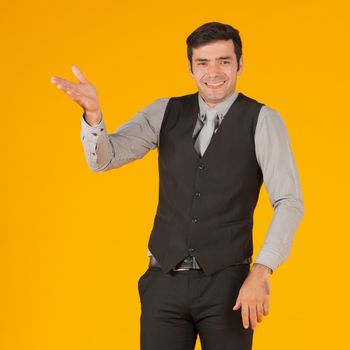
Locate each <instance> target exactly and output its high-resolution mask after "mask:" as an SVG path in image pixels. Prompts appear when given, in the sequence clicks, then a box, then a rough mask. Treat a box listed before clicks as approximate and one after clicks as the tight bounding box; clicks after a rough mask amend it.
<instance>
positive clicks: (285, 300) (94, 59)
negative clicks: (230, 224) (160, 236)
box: [0, 0, 350, 350]
mask: <svg viewBox="0 0 350 350" xmlns="http://www.w3.org/2000/svg"><path fill="white" fill-rule="evenodd" d="M209 21H219V22H223V23H229V24H231V25H233V26H234V27H236V28H238V29H239V30H240V34H241V37H242V40H243V56H244V62H245V66H244V70H243V74H242V76H240V77H239V78H238V85H237V90H238V91H242V92H243V93H245V94H246V95H248V96H250V97H253V98H256V99H258V100H259V101H262V102H264V103H265V104H267V105H269V106H271V107H272V108H275V109H277V110H278V111H279V112H280V113H281V115H282V117H283V119H284V121H285V123H286V126H287V128H288V131H289V135H290V139H291V144H292V148H293V153H294V156H295V159H296V163H297V166H298V171H299V175H300V178H301V184H302V191H303V197H304V201H305V216H304V218H303V220H302V223H301V224H300V226H299V229H298V231H297V233H296V236H295V239H294V245H293V249H292V252H291V255H290V257H289V258H288V260H287V261H286V262H285V263H284V264H283V265H281V266H280V267H279V268H278V269H277V270H276V272H275V273H274V274H273V275H272V276H271V300H270V305H271V306H270V314H269V315H268V316H267V317H264V319H263V322H262V323H259V324H258V328H257V330H256V331H255V333H254V339H253V344H254V346H253V348H254V349H260V350H261V349H269V350H272V349H278V350H280V349H284V350H287V349H346V348H350V341H349V338H348V336H347V331H348V326H349V313H350V309H349V301H348V296H349V295H350V290H349V268H348V266H347V265H348V262H349V258H348V254H349V253H348V250H349V244H350V232H349V228H348V219H349V214H348V208H349V205H348V203H349V195H350V193H349V164H348V163H349V157H348V153H349V142H348V140H349V137H350V134H349V126H350V123H349V107H348V102H349V88H348V86H349V78H350V77H349V70H348V67H349V62H350V60H349V58H350V57H349V34H350V32H349V27H348V22H349V11H348V9H347V8H346V1H345V0H344V1H338V0H335V1H331V2H330V1H316V0H314V1H300V0H298V1H283V2H281V1H264V2H261V1H250V2H248V1H247V2H237V1H232V0H231V1H226V0H224V1H206V0H202V1H188V0H187V1H177V2H176V3H171V2H164V1H148V2H147V3H146V2H143V1H132V2H118V1H105V0H100V1H71V0H70V1H65V0H62V1H60V2H47V1H11V2H7V3H6V4H2V10H1V21H0V26H1V28H0V29H1V37H2V39H1V58H0V60H1V85H0V86H1V100H2V101H1V138H0V140H1V141H0V142H1V144H0V146H1V156H0V157H1V162H0V164H1V217H2V220H1V223H2V225H1V236H0V237H1V244H0V247H1V248H0V249H1V251H0V274H1V275H0V277H1V288H0V348H1V349H3V350H10V349H11V350H14V349H16V350H17V349H25V350H27V349H28V350H29V349H35V350H41V349H45V350H47V349H50V350H51V349H52V350H56V349H57V350H58V349H60V350H61V349H65V350H69V349H84V350H88V349H104V350H108V349H138V348H139V315H140V304H139V296H138V291H137V280H138V278H139V277H140V276H141V274H143V273H144V271H145V270H146V268H147V264H148V258H147V242H148V238H149V233H150V230H151V225H152V222H153V217H154V214H155V210H156V205H157V198H158V197H157V196H158V192H157V191H158V171H157V151H152V152H150V153H149V154H147V156H145V157H144V158H143V159H142V160H140V161H137V162H133V163H130V164H128V165H126V166H124V167H122V168H119V169H115V170H113V171H111V172H106V173H93V172H91V171H90V170H89V169H88V167H87V164H86V162H85V159H84V155H83V148H82V145H81V142H80V139H79V133H80V118H81V112H82V110H81V108H80V107H79V106H78V105H77V104H75V102H73V101H72V100H71V99H69V98H68V97H67V96H66V95H65V94H64V93H63V92H62V91H60V90H58V89H57V88H56V87H55V86H54V85H53V84H51V82H50V77H51V76H52V75H57V76H60V77H63V78H66V79H69V80H74V81H76V80H75V77H74V76H73V73H72V72H71V65H72V64H76V65H77V66H79V67H80V68H81V69H82V71H83V73H84V74H85V75H86V77H87V78H88V79H89V80H90V81H91V82H93V84H94V85H95V86H96V88H97V90H98V92H99V98H100V103H101V106H102V110H103V113H104V117H105V121H106V125H107V131H108V132H112V131H113V130H115V129H116V128H117V127H118V126H119V125H121V124H122V123H124V122H126V121H127V120H128V119H130V118H131V117H132V116H134V115H135V113H136V112H137V111H138V110H140V109H141V108H143V107H145V106H146V105H148V104H149V103H151V102H152V101H153V100H154V99H156V98H158V97H170V96H178V95H183V94H186V93H192V92H195V91H196V87H195V84H194V82H193V80H192V79H191V77H190V75H189V73H188V70H187V58H186V44H185V40H186V37H187V36H188V35H189V34H190V33H191V32H192V31H193V30H194V29H196V28H197V27H198V26H200V25H201V24H203V23H205V22H209ZM272 213H273V211H272V207H271V205H270V203H269V201H268V197H267V194H266V190H265V188H264V187H263V188H262V191H261V197H260V200H259V203H258V206H257V209H256V213H255V226H254V256H253V258H255V257H256V255H257V252H258V250H259V248H260V247H261V244H262V242H263V239H264V237H265V233H266V231H267V228H268V225H269V223H270V220H271V217H272ZM196 349H200V341H199V338H198V341H197V345H196Z"/></svg>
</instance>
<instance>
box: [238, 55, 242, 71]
mask: <svg viewBox="0 0 350 350" xmlns="http://www.w3.org/2000/svg"><path fill="white" fill-rule="evenodd" d="M242 70H243V55H242V56H241V58H240V60H239V70H238V71H237V75H241V74H242Z"/></svg>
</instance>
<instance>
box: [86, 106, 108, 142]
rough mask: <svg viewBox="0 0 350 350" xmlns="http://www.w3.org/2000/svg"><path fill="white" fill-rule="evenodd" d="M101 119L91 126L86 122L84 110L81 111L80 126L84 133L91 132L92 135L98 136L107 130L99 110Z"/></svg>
mask: <svg viewBox="0 0 350 350" xmlns="http://www.w3.org/2000/svg"><path fill="white" fill-rule="evenodd" d="M101 116H102V118H101V120H100V122H99V123H98V124H97V125H94V126H91V125H90V124H88V122H87V121H86V120H85V112H83V114H82V116H81V128H82V131H83V133H84V134H91V135H92V136H95V137H97V136H99V135H100V134H104V133H106V132H107V130H106V125H105V122H104V119H103V114H102V112H101Z"/></svg>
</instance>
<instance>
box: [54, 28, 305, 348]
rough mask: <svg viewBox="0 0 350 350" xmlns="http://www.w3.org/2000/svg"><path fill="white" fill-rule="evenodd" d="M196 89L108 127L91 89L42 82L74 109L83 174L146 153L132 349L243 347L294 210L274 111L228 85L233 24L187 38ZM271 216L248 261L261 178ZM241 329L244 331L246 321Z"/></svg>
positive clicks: (287, 243) (233, 59)
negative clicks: (155, 186) (151, 161)
mask: <svg viewBox="0 0 350 350" xmlns="http://www.w3.org/2000/svg"><path fill="white" fill-rule="evenodd" d="M187 55H188V60H189V70H190V74H191V76H192V77H193V79H194V81H195V83H196V85H197V87H198V90H199V91H198V92H196V93H193V94H189V95H184V96H179V97H172V98H159V99H157V100H155V101H154V102H153V103H151V104H150V105H149V106H147V107H145V108H144V109H143V110H141V111H140V112H139V113H137V115H136V116H135V117H134V118H132V119H131V120H129V121H128V122H127V123H125V124H124V125H122V126H120V127H119V128H118V129H116V130H115V131H114V132H113V133H111V134H108V133H107V130H106V126H105V124H104V120H103V116H102V112H101V108H100V106H99V103H98V97H97V92H96V90H95V88H94V87H93V85H92V84H91V83H90V82H89V81H88V80H87V79H86V78H85V77H84V75H83V74H82V72H81V71H80V70H79V69H78V68H77V67H75V66H73V68H72V69H73V73H74V74H75V76H76V77H77V79H78V80H79V83H73V82H69V81H67V80H65V79H62V78H57V77H53V78H52V82H53V83H55V84H57V87H58V88H61V89H62V90H63V91H64V92H66V93H67V94H68V96H70V97H71V98H72V99H73V100H74V101H76V102H77V103H78V104H79V105H80V106H82V108H83V109H84V113H83V116H82V120H81V122H82V131H81V140H82V143H83V146H84V152H85V156H86V160H87V163H88V165H89V167H90V169H91V170H92V171H95V172H100V171H108V170H111V169H115V168H118V167H120V166H122V165H124V164H127V163H129V162H131V161H133V160H136V159H140V158H142V157H143V156H144V155H145V154H146V153H147V152H148V151H149V150H151V149H154V148H157V149H158V153H159V157H158V162H159V178H160V181H159V203H158V207H157V213H156V215H155V219H154V224H153V228H152V232H151V235H150V239H149V244H148V248H149V249H148V255H149V256H150V263H149V267H148V269H147V271H146V272H145V273H144V274H143V275H142V276H141V277H140V279H139V282H138V283H139V293H140V299H141V307H142V313H141V348H142V349H143V350H148V349H153V350H156V349H184V350H187V349H188V350H189V349H194V346H195V342H196V338H197V335H198V334H199V337H200V340H201V346H202V349H204V350H213V349H215V350H217V349H221V350H224V349H237V350H248V349H251V348H252V339H253V330H254V329H255V328H256V326H257V322H261V321H262V318H263V316H264V315H265V316H266V315H267V314H268V311H269V297H270V282H269V278H270V275H271V274H272V272H273V271H275V270H276V268H277V267H278V266H279V265H281V264H282V262H283V261H284V260H286V259H287V257H288V255H289V253H290V249H291V245H292V240H293V236H294V234H295V231H296V229H297V226H298V225H299V223H300V220H301V218H302V216H303V212H304V205H303V199H302V194H301V189H300V182H299V177H298V173H297V169H296V165H295V161H294V158H293V155H292V151H291V146H290V142H289V138H288V133H287V130H286V128H285V125H284V123H283V120H282V118H281V117H280V115H279V114H278V112H277V111H275V110H274V109H272V108H270V107H268V106H266V105H264V104H262V103H260V102H258V101H256V100H254V99H252V98H250V97H248V96H246V95H244V94H243V93H237V92H236V80H237V76H238V75H240V74H241V73H242V69H243V57H242V42H241V39H240V36H239V32H238V30H237V29H235V28H233V27H232V26H230V25H226V24H222V23H218V22H210V23H206V24H204V25H202V26H201V27H199V28H197V29H196V30H195V31H194V32H193V33H192V34H191V35H190V36H189V37H188V38H187ZM263 181H264V184H265V186H266V189H267V191H268V194H269V199H270V202H271V204H272V206H273V208H274V215H273V218H272V222H271V225H270V227H269V230H268V232H267V235H266V239H265V241H264V244H263V246H262V248H261V250H260V251H259V254H258V256H257V257H256V259H255V261H254V264H253V265H252V267H251V268H250V263H251V261H252V259H251V256H252V253H253V244H252V228H253V213H254V209H255V206H256V203H257V200H258V196H259V191H260V187H261V184H262V182H263ZM249 325H250V328H249Z"/></svg>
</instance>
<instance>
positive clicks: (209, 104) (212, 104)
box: [199, 90, 235, 108]
mask: <svg viewBox="0 0 350 350" xmlns="http://www.w3.org/2000/svg"><path fill="white" fill-rule="evenodd" d="M234 93H235V90H234V91H232V93H231V94H230V95H228V96H226V97H225V98H224V99H223V100H221V101H218V102H210V101H207V100H206V99H205V98H204V97H203V95H202V94H201V93H200V92H199V95H200V96H201V98H202V99H203V101H204V102H205V103H206V104H207V105H208V106H209V107H210V108H213V107H215V106H216V105H217V104H218V103H221V102H224V101H226V100H227V99H228V98H230V97H231V96H232V95H233V94H234Z"/></svg>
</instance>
